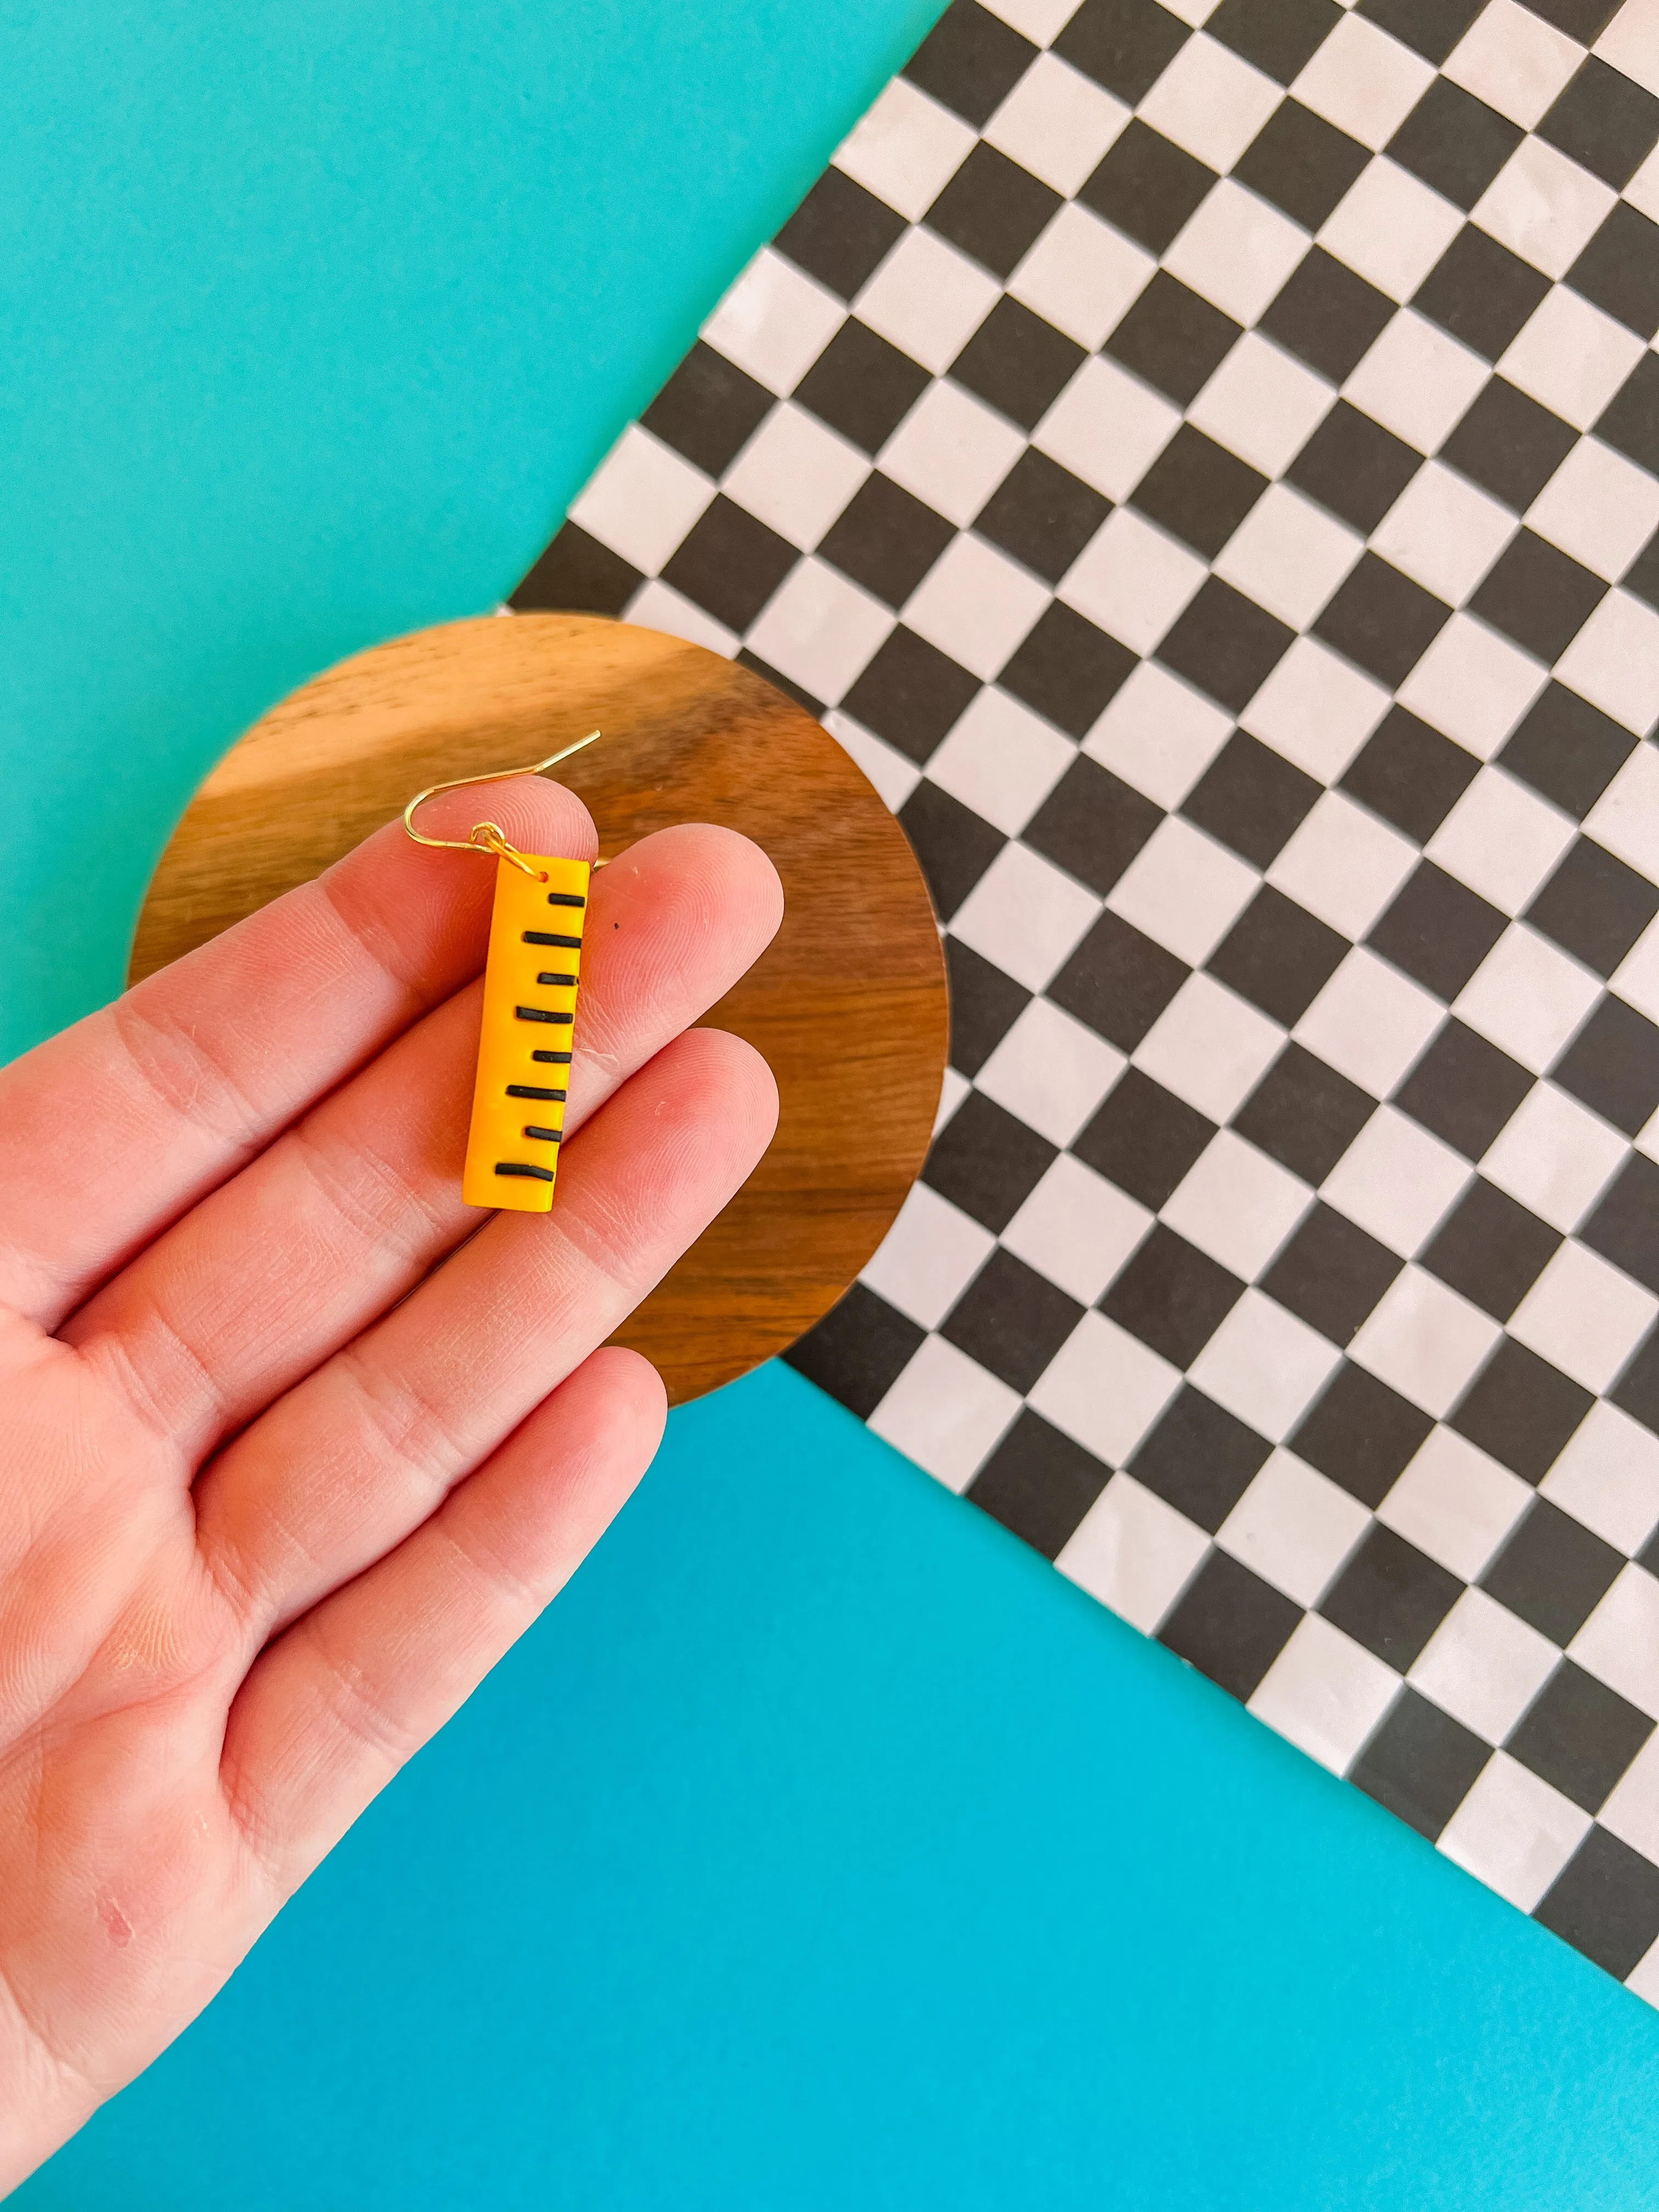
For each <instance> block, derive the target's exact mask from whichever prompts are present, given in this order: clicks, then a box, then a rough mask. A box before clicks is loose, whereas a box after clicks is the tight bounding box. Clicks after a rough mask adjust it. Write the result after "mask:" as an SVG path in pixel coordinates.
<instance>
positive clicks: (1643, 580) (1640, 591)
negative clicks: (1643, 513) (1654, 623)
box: [1623, 530, 1659, 610]
mask: <svg viewBox="0 0 1659 2212" xmlns="http://www.w3.org/2000/svg"><path fill="white" fill-rule="evenodd" d="M1623 582H1624V586H1625V589H1626V591H1627V592H1635V594H1636V596H1637V598H1638V599H1642V600H1644V601H1645V602H1646V604H1647V605H1649V606H1650V607H1653V608H1655V609H1656V610H1659V530H1656V531H1655V532H1654V533H1653V535H1652V537H1651V538H1649V540H1648V542H1647V544H1645V545H1644V547H1643V548H1642V550H1641V551H1640V552H1639V553H1638V555H1637V556H1636V558H1635V560H1634V561H1633V562H1632V564H1631V566H1630V567H1629V568H1627V569H1626V571H1625V574H1624V578H1623Z"/></svg>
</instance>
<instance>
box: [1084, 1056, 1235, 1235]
mask: <svg viewBox="0 0 1659 2212" xmlns="http://www.w3.org/2000/svg"><path fill="white" fill-rule="evenodd" d="M1214 1134H1215V1123H1214V1122H1213V1121H1209V1120H1208V1119H1207V1118H1206V1116H1205V1115H1202V1114H1200V1112H1199V1111H1198V1109H1196V1107H1193V1106H1189V1105H1188V1103H1187V1102H1186V1101H1185V1099H1183V1098H1177V1097H1175V1095H1174V1093H1173V1092H1171V1091H1166V1090H1164V1086H1163V1085H1162V1084H1159V1083H1154V1082H1153V1080H1152V1077H1151V1076H1150V1075H1143V1074H1142V1073H1141V1072H1140V1070H1139V1068H1138V1067H1126V1068H1125V1069H1124V1071H1123V1073H1122V1074H1121V1076H1120V1077H1119V1078H1118V1079H1117V1081H1116V1083H1115V1085H1113V1087H1112V1089H1111V1091H1109V1093H1108V1094H1107V1096H1106V1097H1105V1098H1104V1099H1103V1101H1102V1103H1101V1104H1100V1106H1099V1107H1098V1109H1097V1110H1096V1113H1095V1117H1094V1119H1093V1121H1091V1122H1090V1124H1089V1126H1088V1127H1087V1128H1086V1129H1085V1130H1084V1132H1083V1133H1082V1135H1081V1136H1080V1137H1076V1138H1074V1139H1073V1142H1072V1150H1073V1152H1075V1153H1076V1154H1077V1157H1078V1158H1079V1159H1080V1160H1081V1161H1082V1162H1083V1163H1084V1164H1085V1166H1086V1167H1091V1168H1093V1169H1094V1170H1095V1171H1096V1173H1097V1175H1103V1176H1108V1177H1109V1179H1110V1180H1111V1181H1112V1182H1115V1184H1116V1185H1117V1187H1118V1188H1119V1189H1120V1190H1127V1192H1128V1194H1129V1195H1130V1197H1131V1198H1138V1199H1139V1200H1140V1203H1141V1204H1142V1205H1143V1206H1150V1207H1151V1208H1152V1212H1154V1213H1156V1212H1157V1211H1158V1208H1159V1206H1162V1205H1163V1204H1164V1201H1165V1200H1166V1199H1168V1198H1169V1197H1170V1195H1171V1194H1173V1192H1174V1190H1175V1188H1176V1184H1177V1183H1178V1182H1181V1180H1182V1177H1183V1176H1185V1174H1186V1173H1187V1170H1188V1168H1190V1167H1191V1166H1192V1164H1193V1162H1194V1160H1195V1159H1196V1158H1198V1156H1199V1154H1200V1152H1202V1151H1203V1150H1204V1147H1205V1146H1206V1145H1207V1144H1208V1143H1209V1141H1210V1139H1211V1138H1212V1137H1213V1136H1214Z"/></svg>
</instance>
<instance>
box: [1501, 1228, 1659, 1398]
mask: <svg viewBox="0 0 1659 2212" xmlns="http://www.w3.org/2000/svg"><path fill="white" fill-rule="evenodd" d="M1656 1313H1659V1298H1655V1297H1652V1296H1651V1295H1650V1293H1649V1292H1648V1291H1644V1290H1643V1289H1642V1288H1641V1287H1640V1285H1638V1284H1636V1283H1633V1282H1632V1280H1631V1279H1630V1277H1629V1276H1628V1275H1626V1274H1625V1273H1622V1272H1621V1271H1620V1269H1619V1268H1617V1267H1613V1265H1612V1264H1611V1263H1610V1262H1609V1261H1606V1260H1604V1259H1602V1258H1601V1255H1600V1254H1599V1253H1595V1252H1591V1251H1589V1250H1588V1249H1586V1248H1585V1246H1583V1244H1575V1243H1571V1241H1569V1242H1568V1243H1565V1244H1563V1245H1562V1246H1561V1248H1560V1249H1559V1251H1558V1252H1557V1253H1556V1254H1555V1256H1554V1257H1553V1259H1552V1260H1551V1261H1550V1263H1549V1265H1548V1266H1547V1267H1546V1268H1545V1270H1544V1272H1543V1273H1542V1274H1541V1276H1540V1277H1539V1278H1538V1280H1537V1281H1536V1282H1535V1283H1534V1285H1533V1286H1532V1288H1531V1289H1530V1290H1529V1291H1528V1293H1527V1295H1526V1297H1524V1298H1523V1299H1522V1301H1521V1304H1520V1305H1519V1307H1518V1308H1517V1309H1516V1312H1515V1313H1514V1315H1513V1316H1511V1318H1510V1335H1511V1336H1513V1337H1516V1338H1517V1339H1518V1340H1519V1341H1520V1342H1521V1343H1522V1344H1524V1345H1526V1346H1528V1349H1529V1350H1530V1351H1533V1352H1536V1353H1537V1354H1538V1355H1539V1357H1540V1358H1541V1359H1547V1360H1548V1361H1549V1362H1550V1364H1551V1365H1552V1366H1554V1367H1559V1369H1560V1370H1561V1371H1562V1373H1563V1374H1564V1375H1571V1377H1572V1379H1573V1381H1574V1382H1575V1383H1583V1386H1584V1388H1585V1389H1587V1390H1595V1391H1597V1392H1600V1391H1602V1390H1605V1389H1607V1387H1608V1385H1609V1384H1610V1383H1612V1381H1613V1376H1615V1375H1617V1374H1618V1372H1619V1370H1620V1368H1621V1367H1622V1366H1623V1365H1624V1364H1625V1362H1626V1360H1627V1359H1628V1358H1630V1355H1631V1353H1632V1352H1634V1351H1635V1349H1636V1347H1637V1345H1638V1343H1639V1342H1640V1341H1641V1340H1642V1338H1643V1337H1644V1335H1645V1334H1647V1331H1648V1328H1649V1325H1650V1322H1652V1320H1653V1317H1654V1316H1655V1314H1656Z"/></svg>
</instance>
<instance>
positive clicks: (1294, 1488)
mask: <svg viewBox="0 0 1659 2212" xmlns="http://www.w3.org/2000/svg"><path fill="white" fill-rule="evenodd" d="M1370 1518H1371V1516H1370V1514H1369V1513H1368V1512H1367V1511H1366V1510H1365V1509H1364V1506H1363V1505H1362V1504H1360V1503H1359V1501H1358V1498H1350V1497H1349V1495H1348V1493H1347V1492H1346V1490H1339V1489H1338V1487H1337V1486H1336V1485H1335V1483H1334V1482H1328V1481H1327V1480H1326V1479H1325V1477H1324V1476H1323V1475H1322V1474H1316V1473H1315V1471H1314V1469H1313V1468H1310V1467H1309V1466H1308V1465H1307V1464H1306V1463H1305V1462H1304V1461H1302V1460H1299V1459H1297V1457H1296V1455H1295V1454H1294V1453H1293V1452H1287V1451H1285V1450H1282V1449H1281V1450H1279V1451H1276V1452H1274V1454H1273V1457H1272V1458H1271V1459H1270V1460H1269V1461H1268V1462H1267V1465H1266V1466H1265V1467H1264V1468H1262V1470H1261V1474H1258V1475H1257V1476H1256V1478H1255V1481H1254V1482H1252V1483H1251V1485H1250V1486H1249V1489H1248V1490H1247V1491H1246V1492H1244V1495H1243V1497H1242V1498H1240V1499H1239V1501H1238V1503H1237V1505H1235V1506H1234V1508H1233V1510H1232V1511H1231V1513H1230V1514H1229V1515H1228V1516H1227V1518H1226V1519H1225V1521H1224V1522H1222V1524H1221V1527H1220V1528H1219V1529H1218V1531H1217V1533H1216V1540H1215V1541H1216V1542H1217V1544H1218V1547H1220V1549H1221V1550H1222V1551H1224V1552H1226V1553H1230V1554H1231V1557H1232V1558H1234V1559H1238V1560H1241V1561H1242V1562H1243V1565H1245V1566H1247V1567H1249V1568H1250V1569H1251V1571H1253V1572H1254V1573H1255V1574H1258V1575H1260V1576H1261V1579H1262V1580H1263V1582H1267V1583H1272V1584H1273V1588H1274V1589H1280V1590H1283V1591H1284V1593H1285V1596H1286V1597H1291V1598H1294V1599H1295V1600H1296V1601H1297V1604H1298V1605H1304V1606H1312V1605H1317V1603H1318V1602H1319V1600H1320V1598H1321V1597H1322V1595H1323V1594H1324V1591H1325V1589H1326V1586H1327V1584H1328V1583H1329V1582H1330V1580H1331V1578H1332V1577H1333V1576H1334V1574H1335V1573H1336V1571H1337V1569H1338V1568H1339V1567H1340V1565H1342V1562H1343V1561H1344V1559H1346V1558H1347V1556H1348V1554H1349V1553H1350V1552H1351V1551H1352V1549H1353V1547H1354V1546H1355V1545H1356V1544H1357V1543H1358V1541H1359V1539H1360V1538H1361V1536H1363V1535H1364V1533H1365V1530H1366V1529H1367V1528H1369V1527H1370Z"/></svg>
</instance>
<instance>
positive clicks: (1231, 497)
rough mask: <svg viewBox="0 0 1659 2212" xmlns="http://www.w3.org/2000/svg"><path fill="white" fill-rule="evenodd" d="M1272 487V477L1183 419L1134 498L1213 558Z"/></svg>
mask: <svg viewBox="0 0 1659 2212" xmlns="http://www.w3.org/2000/svg"><path fill="white" fill-rule="evenodd" d="M1266 490H1267V477H1264V476H1263V475H1262V474H1261V471H1259V470H1257V469H1253V468H1252V467H1251V466H1250V465H1249V462H1248V461H1241V460H1240V459H1239V458H1238V456H1237V453H1229V452H1228V451H1227V448H1226V447H1225V446H1218V445H1217V443H1216V441H1215V440H1214V439H1213V438H1206V436H1205V435H1204V433H1203V431H1202V430H1195V429H1194V428H1193V426H1192V424H1191V423H1190V422H1183V423H1182V426H1181V428H1179V429H1178V430H1177V431H1176V434H1175V435H1174V437H1173V438H1171V439H1170V442H1169V444H1168V445H1167V446H1166V447H1164V451H1163V452H1162V453H1160V454H1159V455H1158V459H1156V460H1155V461H1154V462H1153V463H1152V466H1151V468H1149V469H1148V470H1147V471H1146V475H1145V476H1144V477H1142V478H1141V479H1140V482H1139V485H1138V486H1137V487H1136V489H1135V493H1134V500H1133V503H1134V505H1135V506H1136V507H1139V509H1140V512H1141V513H1143V514H1146V515H1150V516H1151V517H1152V520H1153V521H1154V522H1159V523H1162V524H1163V526H1164V528H1165V529H1166V530H1168V531H1170V532H1173V534H1174V535H1175V536H1176V537H1177V538H1184V539H1185V540H1186V542H1187V544H1188V545H1190V546H1192V547H1193V548H1194V550H1195V551H1196V552H1200V553H1201V554H1203V556H1205V558H1206V560H1209V561H1213V560H1214V558H1215V556H1216V555H1217V554H1218V553H1219V552H1220V550H1221V549H1222V547H1223V546H1224V545H1225V544H1226V543H1227V540H1228V539H1229V538H1231V536H1232V534H1233V532H1234V531H1235V530H1237V527H1238V526H1239V524H1240V523H1241V522H1243V520H1244V518H1245V516H1246V515H1247V514H1248V513H1249V511H1250V509H1251V508H1252V507H1254V506H1255V503H1256V501H1257V500H1259V499H1260V498H1261V495H1262V493H1263V492H1264V491H1266Z"/></svg>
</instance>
